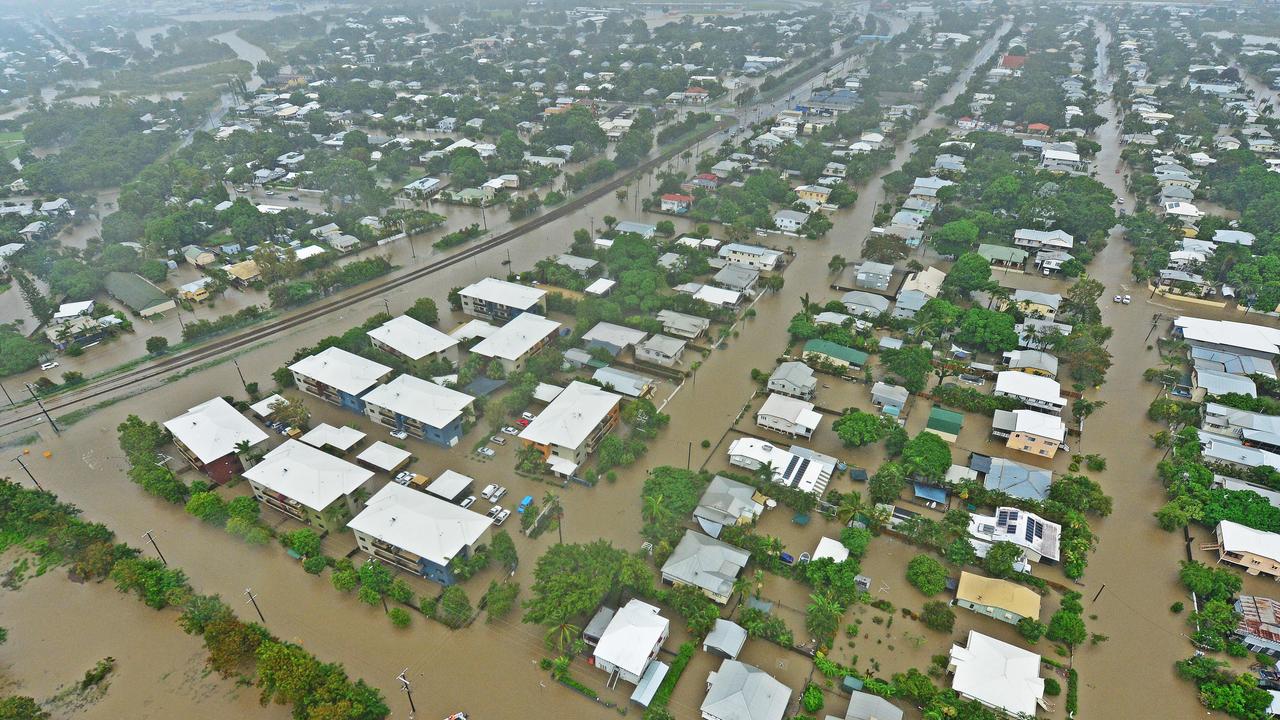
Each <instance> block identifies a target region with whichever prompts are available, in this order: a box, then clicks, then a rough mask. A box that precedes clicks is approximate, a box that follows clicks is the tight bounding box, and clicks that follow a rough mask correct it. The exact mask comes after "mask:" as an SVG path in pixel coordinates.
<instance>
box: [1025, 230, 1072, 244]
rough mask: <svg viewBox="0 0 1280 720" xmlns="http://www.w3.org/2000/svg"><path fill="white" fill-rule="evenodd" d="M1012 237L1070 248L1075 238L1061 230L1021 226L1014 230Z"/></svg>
mask: <svg viewBox="0 0 1280 720" xmlns="http://www.w3.org/2000/svg"><path fill="white" fill-rule="evenodd" d="M1013 239H1014V240H1015V241H1016V240H1022V241H1025V242H1030V243H1035V244H1038V245H1051V246H1054V247H1062V248H1070V247H1071V246H1072V245H1073V244H1075V238H1073V237H1071V236H1070V235H1068V234H1067V233H1065V232H1063V231H1062V230H1049V231H1046V230H1031V229H1029V228H1022V229H1019V230H1015V231H1014V233H1013Z"/></svg>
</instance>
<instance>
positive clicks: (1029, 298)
mask: <svg viewBox="0 0 1280 720" xmlns="http://www.w3.org/2000/svg"><path fill="white" fill-rule="evenodd" d="M1010 303H1011V304H1012V305H1013V306H1014V307H1016V308H1018V309H1019V310H1021V311H1022V312H1023V314H1024V315H1028V316H1031V317H1041V318H1048V319H1049V320H1052V319H1053V318H1054V316H1056V315H1057V314H1058V308H1059V306H1061V305H1062V296H1061V295H1059V294H1057V293H1046V292H1039V291H1036V290H1014V291H1013V297H1012V298H1011V299H1010Z"/></svg>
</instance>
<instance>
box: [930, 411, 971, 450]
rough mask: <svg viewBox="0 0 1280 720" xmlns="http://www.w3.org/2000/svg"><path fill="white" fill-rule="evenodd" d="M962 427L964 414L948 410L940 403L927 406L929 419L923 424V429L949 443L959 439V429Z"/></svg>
mask: <svg viewBox="0 0 1280 720" xmlns="http://www.w3.org/2000/svg"><path fill="white" fill-rule="evenodd" d="M963 427H964V414H963V413H958V412H956V411H954V410H948V409H946V408H944V407H942V406H941V405H934V406H933V407H931V408H929V419H928V420H927V421H926V422H925V425H924V429H925V430H927V431H929V432H931V433H933V434H934V435H937V436H938V437H940V438H942V439H943V440H946V441H947V442H950V443H953V442H955V441H956V440H958V439H959V437H960V430H961V428H963Z"/></svg>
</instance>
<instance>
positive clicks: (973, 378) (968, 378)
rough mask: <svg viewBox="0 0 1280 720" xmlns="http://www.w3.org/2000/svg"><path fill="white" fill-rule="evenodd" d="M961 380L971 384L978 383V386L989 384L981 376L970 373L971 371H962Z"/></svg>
mask: <svg viewBox="0 0 1280 720" xmlns="http://www.w3.org/2000/svg"><path fill="white" fill-rule="evenodd" d="M960 382H965V383H969V384H970V385H978V386H982V385H986V384H987V381H986V380H983V379H982V377H981V376H979V375H970V374H969V373H961V374H960Z"/></svg>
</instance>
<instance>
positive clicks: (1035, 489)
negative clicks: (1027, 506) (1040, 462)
mask: <svg viewBox="0 0 1280 720" xmlns="http://www.w3.org/2000/svg"><path fill="white" fill-rule="evenodd" d="M969 469H970V470H972V471H973V472H974V473H976V474H981V475H982V476H983V478H982V485H983V487H985V488H986V489H988V490H994V491H997V492H1002V493H1005V494H1006V495H1012V496H1013V497H1016V498H1023V499H1025V500H1037V501H1039V500H1044V499H1045V498H1046V497H1048V496H1049V486H1050V485H1052V484H1053V473H1052V472H1050V471H1048V470H1044V469H1041V468H1033V467H1029V466H1027V465H1023V464H1021V463H1016V462H1014V461H1012V460H1009V459H1008V458H1002V457H990V456H988V455H983V454H981V453H971V454H970V455H969Z"/></svg>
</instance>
